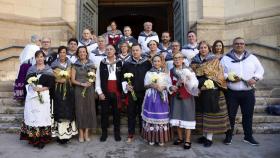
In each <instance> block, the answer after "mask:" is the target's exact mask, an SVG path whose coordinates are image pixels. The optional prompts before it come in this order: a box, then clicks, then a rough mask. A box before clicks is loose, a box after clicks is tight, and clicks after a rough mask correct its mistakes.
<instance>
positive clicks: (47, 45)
mask: <svg viewBox="0 0 280 158" xmlns="http://www.w3.org/2000/svg"><path fill="white" fill-rule="evenodd" d="M41 45H42V48H41V50H42V51H43V52H44V53H45V55H46V57H45V64H48V65H49V66H51V64H52V62H53V61H55V59H56V58H57V53H55V52H54V51H53V50H52V49H51V39H50V38H49V37H43V38H42V41H41ZM35 63H36V60H35V58H34V60H33V64H35Z"/></svg>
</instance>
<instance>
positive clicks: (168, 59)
mask: <svg viewBox="0 0 280 158" xmlns="http://www.w3.org/2000/svg"><path fill="white" fill-rule="evenodd" d="M180 48H181V45H180V42H178V41H173V42H172V44H171V52H168V53H167V54H166V56H165V63H166V68H167V70H171V69H172V68H173V55H174V54H175V53H179V52H180Z"/></svg>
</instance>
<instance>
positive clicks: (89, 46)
mask: <svg viewBox="0 0 280 158" xmlns="http://www.w3.org/2000/svg"><path fill="white" fill-rule="evenodd" d="M80 46H84V44H83V43H81V42H79V44H78V47H80ZM97 46H98V45H97V43H93V44H91V45H88V46H87V51H88V53H91V52H92V51H94V50H95V49H96V48H97Z"/></svg>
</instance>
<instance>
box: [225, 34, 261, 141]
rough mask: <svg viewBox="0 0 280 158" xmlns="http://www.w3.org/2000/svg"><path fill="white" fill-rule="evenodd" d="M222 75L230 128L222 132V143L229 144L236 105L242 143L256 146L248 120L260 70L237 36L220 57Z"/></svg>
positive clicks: (259, 64) (252, 110)
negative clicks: (225, 85) (242, 131)
mask: <svg viewBox="0 0 280 158" xmlns="http://www.w3.org/2000/svg"><path fill="white" fill-rule="evenodd" d="M221 63H222V65H223V67H224V76H225V78H226V79H227V87H228V91H227V93H226V95H225V96H226V103H227V107H228V115H229V120H230V125H231V130H229V131H227V132H226V138H225V140H224V143H225V144H227V145H229V144H231V140H232V134H233V130H234V124H235V117H236V113H237V111H238V107H239V105H240V108H241V113H242V126H243V130H244V140H243V141H244V142H247V143H250V144H251V145H259V143H258V142H257V141H256V140H255V139H254V138H253V131H252V121H253V114H254V106H255V91H254V86H255V84H256V82H257V81H259V80H261V79H262V78H263V74H264V69H263V67H262V65H261V63H260V61H259V60H258V59H257V57H256V56H254V55H253V54H250V53H249V52H248V51H247V50H246V49H245V41H244V39H243V38H241V37H237V38H235V39H234V40H233V49H232V50H231V51H230V52H229V53H227V54H226V55H225V56H224V57H223V58H222V60H221Z"/></svg>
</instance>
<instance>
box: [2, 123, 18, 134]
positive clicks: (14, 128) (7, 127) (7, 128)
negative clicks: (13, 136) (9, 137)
mask: <svg viewBox="0 0 280 158" xmlns="http://www.w3.org/2000/svg"><path fill="white" fill-rule="evenodd" d="M19 131H20V124H14V123H0V133H19Z"/></svg>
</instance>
